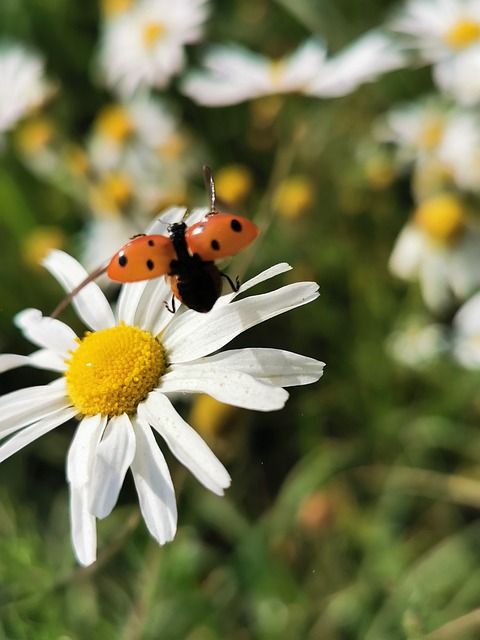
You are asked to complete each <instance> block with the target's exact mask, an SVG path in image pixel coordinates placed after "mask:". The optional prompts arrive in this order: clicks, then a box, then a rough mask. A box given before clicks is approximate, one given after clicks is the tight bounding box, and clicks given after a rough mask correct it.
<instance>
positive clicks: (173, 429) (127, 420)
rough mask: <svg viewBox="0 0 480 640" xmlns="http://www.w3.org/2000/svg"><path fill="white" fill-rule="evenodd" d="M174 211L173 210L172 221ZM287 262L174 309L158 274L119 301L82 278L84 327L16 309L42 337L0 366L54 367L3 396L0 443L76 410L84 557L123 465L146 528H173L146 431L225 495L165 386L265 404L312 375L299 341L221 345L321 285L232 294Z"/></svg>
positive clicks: (69, 275)
mask: <svg viewBox="0 0 480 640" xmlns="http://www.w3.org/2000/svg"><path fill="white" fill-rule="evenodd" d="M179 211H180V210H178V209H177V210H172V211H170V212H169V214H168V215H169V216H170V221H171V218H172V216H177V214H178V212H179ZM202 215H203V211H202ZM159 230H160V231H161V228H160V226H159V229H157V232H158V231H159ZM45 265H46V267H47V268H48V269H49V271H50V272H51V273H52V274H53V275H54V276H55V277H56V278H57V280H58V281H59V282H60V283H61V284H62V286H63V287H64V288H65V289H66V290H67V291H71V290H72V289H73V288H74V287H75V286H76V285H78V284H79V283H80V282H81V281H82V280H83V279H84V278H85V276H86V271H85V270H84V269H83V268H82V267H81V266H80V265H79V264H78V262H76V260H74V259H73V258H71V257H70V256H68V255H67V254H65V253H62V252H60V251H55V252H52V253H51V254H50V255H49V256H48V257H47V259H46V261H45ZM289 268H290V267H289V266H288V265H286V264H280V265H277V266H275V267H272V268H270V269H267V270H266V271H264V272H262V273H261V274H259V275H258V276H256V277H254V278H252V279H251V280H248V281H247V282H245V283H244V284H243V285H242V287H241V288H240V291H239V292H238V293H237V292H232V293H230V294H228V295H225V296H222V297H221V298H220V299H219V300H218V301H217V303H216V305H215V306H214V308H213V309H212V311H211V312H209V313H208V314H199V313H196V312H194V311H191V310H187V311H185V310H183V309H182V310H181V311H180V312H177V314H176V315H172V314H171V313H170V312H169V311H167V309H166V308H165V306H164V302H165V301H166V300H168V299H169V298H170V295H171V292H170V288H169V286H168V284H167V283H166V282H165V280H164V279H163V278H159V279H155V280H151V281H148V282H140V283H135V284H129V285H125V286H124V287H123V288H122V291H121V294H120V298H119V301H118V305H117V307H116V311H115V312H113V311H112V309H111V307H110V305H109V303H108V302H107V299H106V298H105V296H104V294H103V293H102V291H101V290H100V289H99V287H98V286H97V285H96V284H95V283H90V284H88V285H87V286H86V287H85V288H84V289H82V290H81V291H80V293H78V294H77V296H76V297H75V298H74V301H73V305H74V307H75V309H76V311H77V313H78V315H79V317H80V319H81V320H82V321H83V322H84V324H85V325H86V326H87V327H88V328H89V331H87V332H86V333H85V334H84V336H83V337H81V338H80V337H77V336H76V335H75V333H74V332H73V330H72V329H71V328H70V327H69V326H67V325H66V324H64V323H63V322H61V321H60V320H57V319H52V318H51V317H44V316H42V314H41V312H40V311H38V310H36V309H27V310H25V311H23V312H22V313H20V314H19V315H18V316H17V320H16V321H17V324H18V326H19V327H20V328H21V329H22V331H23V333H24V334H25V336H26V337H27V338H28V339H29V340H31V341H32V342H33V343H34V344H36V345H37V346H38V347H40V348H39V350H37V351H35V352H34V353H33V354H32V355H30V356H20V355H14V354H4V355H1V356H0V370H2V371H5V370H8V369H11V368H14V367H19V366H23V365H31V366H35V367H39V368H44V369H49V370H53V371H57V372H58V373H59V374H60V376H61V377H60V378H59V379H57V380H55V381H54V382H52V383H50V384H47V385H44V386H37V387H31V388H27V389H22V390H19V391H14V392H13V393H9V394H7V395H4V396H3V397H1V398H0V408H1V415H0V436H1V437H7V436H10V435H11V434H14V435H12V437H11V438H10V439H9V440H7V441H6V442H4V443H3V444H2V445H1V446H0V461H3V460H5V459H6V458H8V457H10V456H11V455H13V454H14V453H16V452H17V451H19V450H20V449H22V448H23V447H25V446H26V445H28V444H29V443H30V442H33V441H34V440H36V439H37V438H39V437H41V436H42V435H44V434H46V433H48V432H49V431H51V430H52V429H55V428H56V427H58V426H60V425H62V424H64V423H65V422H67V421H68V420H70V419H72V418H74V417H77V418H78V419H79V420H80V422H79V425H78V427H77V430H76V433H75V436H74V438H73V441H72V444H71V446H70V449H69V452H68V456H67V479H68V482H69V487H70V500H71V531H72V541H73V547H74V550H75V554H76V556H77V559H78V561H79V562H80V563H81V564H82V565H89V564H91V563H92V562H94V561H95V559H96V546H97V543H96V518H105V517H106V516H108V515H109V513H110V512H111V511H112V509H113V508H114V506H115V504H116V502H117V499H118V495H119V492H120V489H121V486H122V484H123V481H124V478H125V475H126V473H127V471H128V469H129V468H130V469H131V471H132V475H133V480H134V482H135V486H136V489H137V493H138V498H139V503H140V509H141V512H142V515H143V518H144V520H145V524H146V526H147V528H148V530H149V531H150V533H151V535H152V536H153V537H154V538H155V539H156V540H157V541H158V543H159V544H164V543H165V542H167V541H169V540H171V539H172V538H173V537H174V535H175V531H176V523H177V511H176V503H175V495H174V488H173V485H172V480H171V478H170V474H169V471H168V468H167V466H166V463H165V460H164V457H163V455H162V453H161V451H160V448H159V447H158V445H157V442H156V440H155V437H154V435H153V434H154V432H157V433H158V434H160V436H161V437H162V438H163V440H165V442H166V444H167V446H168V447H169V449H170V450H171V451H172V453H173V454H174V455H175V456H176V457H177V458H178V460H179V461H180V462H182V463H183V464H184V465H185V466H186V467H187V468H188V469H189V470H190V471H191V472H192V474H193V475H194V476H195V477H196V478H197V479H198V480H199V481H200V482H201V483H202V484H204V486H205V487H206V488H208V489H210V490H211V491H213V492H214V493H216V494H218V495H222V494H223V492H224V489H226V488H227V487H228V486H229V485H230V476H229V474H228V472H227V471H226V469H225V468H224V466H223V465H222V464H221V462H220V461H219V460H218V459H217V458H216V456H215V455H214V454H213V452H212V451H211V450H210V449H209V447H208V446H207V445H206V444H205V442H204V441H203V440H202V439H201V437H200V436H199V435H198V434H197V432H196V431H195V430H194V429H192V428H191V427H190V426H189V425H188V424H187V423H186V422H185V421H184V420H183V419H182V418H181V417H180V415H179V414H178V413H177V411H176V410H175V408H174V406H173V405H172V402H171V400H170V399H169V397H170V396H171V395H172V394H173V395H178V394H181V393H183V394H195V393H206V394H208V395H210V396H212V397H213V398H215V399H217V400H219V401H221V402H224V403H227V404H231V405H234V406H238V407H244V408H247V409H254V410H258V411H272V410H277V409H280V408H281V407H283V405H284V404H285V402H286V400H287V398H288V393H287V391H286V390H285V389H284V388H283V387H288V386H291V385H302V384H309V383H311V382H315V381H316V380H318V379H319V378H320V376H321V375H322V372H323V366H324V364H323V363H322V362H319V361H317V360H314V359H312V358H307V357H305V356H300V355H297V354H295V353H291V352H287V351H283V350H277V349H261V348H251V349H249V348H245V349H234V350H230V351H223V352H221V351H219V350H220V349H222V348H223V347H224V346H225V345H226V344H228V343H229V342H230V341H231V340H233V338H235V337H236V336H237V335H239V334H240V333H242V332H243V331H246V330H247V329H248V328H249V327H252V326H254V325H256V324H259V323H261V322H263V321H265V320H268V319H269V318H273V317H275V316H277V315H279V314H281V313H284V312H286V311H289V310H291V309H294V308H296V307H299V306H301V305H304V304H307V303H309V302H312V301H313V300H315V299H316V298H317V297H318V286H317V285H316V284H315V283H314V282H300V283H295V284H289V285H286V286H283V287H280V288H278V289H275V290H273V291H270V292H269V293H265V294H260V295H256V296H250V297H246V298H243V299H241V300H236V297H237V295H238V294H239V293H244V292H246V291H248V290H249V289H251V288H252V287H254V286H255V285H257V284H259V283H261V282H264V281H266V280H269V279H270V278H272V277H274V276H276V275H279V274H281V273H284V272H285V271H287V270H288V269H289ZM212 354H213V355H212ZM152 429H153V431H152Z"/></svg>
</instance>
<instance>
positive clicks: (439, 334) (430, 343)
mask: <svg viewBox="0 0 480 640" xmlns="http://www.w3.org/2000/svg"><path fill="white" fill-rule="evenodd" d="M447 346H448V342H447V337H446V332H445V328H444V327H442V325H440V324H432V323H427V322H426V321H425V319H424V318H421V317H410V318H408V319H407V320H406V321H405V322H404V323H402V325H401V326H399V327H397V328H396V329H395V330H394V331H393V332H392V333H391V334H390V335H389V336H388V338H387V341H386V349H387V353H388V354H389V355H390V356H391V357H392V358H394V359H395V360H396V361H397V362H400V363H401V364H403V365H406V366H408V367H412V368H413V369H424V368H426V367H428V366H430V365H432V364H433V363H434V362H435V361H436V359H437V358H438V357H439V356H440V355H441V354H442V353H443V352H444V351H445V350H446V349H447Z"/></svg>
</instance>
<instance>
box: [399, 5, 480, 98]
mask: <svg viewBox="0 0 480 640" xmlns="http://www.w3.org/2000/svg"><path fill="white" fill-rule="evenodd" d="M392 27H393V29H396V30H397V31H400V32H403V33H406V34H408V35H409V36H411V39H412V46H413V47H414V48H416V49H417V50H418V51H419V53H420V56H421V58H422V59H423V61H424V62H427V63H432V64H433V65H434V66H433V77H434V80H435V82H436V84H437V85H438V87H439V88H440V89H441V90H442V91H444V92H446V93H448V94H449V95H450V96H452V97H453V98H454V99H455V100H456V101H457V102H459V103H460V104H462V105H472V104H475V103H476V102H478V101H479V100H480V79H479V72H480V3H479V2H478V0H411V1H410V2H408V3H407V4H406V6H405V8H404V11H403V13H402V14H401V15H400V16H399V17H398V19H397V20H396V21H395V22H394V23H393V25H392Z"/></svg>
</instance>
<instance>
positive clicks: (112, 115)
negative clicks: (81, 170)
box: [87, 95, 198, 227]
mask: <svg viewBox="0 0 480 640" xmlns="http://www.w3.org/2000/svg"><path fill="white" fill-rule="evenodd" d="M187 145H188V143H187V134H186V132H185V131H184V130H183V127H182V126H181V124H180V122H179V119H178V118H177V117H176V115H175V114H174V112H173V111H171V110H170V109H169V108H167V106H166V105H165V104H164V103H163V102H162V101H160V100H156V99H154V98H153V97H151V96H146V95H137V96H134V97H133V98H131V99H129V100H128V101H126V102H125V103H123V104H119V103H114V104H111V105H108V106H107V107H105V108H104V109H103V110H102V111H101V112H100V114H99V115H98V117H97V119H96V121H95V124H94V127H93V131H92V133H91V135H90V136H89V139H88V141H87V151H88V159H89V165H90V167H91V169H92V171H91V172H90V176H91V183H92V184H91V186H92V193H93V195H94V202H93V203H92V204H91V207H92V209H93V210H94V211H95V213H96V214H97V215H99V216H106V215H107V216H109V217H113V216H114V215H116V214H118V212H119V211H122V212H124V213H125V212H126V211H127V213H128V216H129V217H130V218H132V217H134V218H135V219H136V220H137V222H138V225H139V227H142V226H144V218H145V216H151V212H152V210H158V208H159V207H160V206H161V204H162V203H163V202H165V201H167V202H171V201H175V200H180V199H181V198H182V196H183V195H184V193H185V192H186V180H187V177H188V176H189V174H190V171H191V170H192V169H193V165H194V162H195V161H196V159H197V158H196V152H195V151H190V150H189V153H188V154H185V153H184V152H185V150H186V148H187ZM196 166H198V163H197V165H196ZM95 196H97V197H95Z"/></svg>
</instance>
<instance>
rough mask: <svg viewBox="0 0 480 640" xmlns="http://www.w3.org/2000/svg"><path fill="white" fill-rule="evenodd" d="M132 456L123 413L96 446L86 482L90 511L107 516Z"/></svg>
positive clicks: (131, 438) (129, 427)
mask: <svg viewBox="0 0 480 640" xmlns="http://www.w3.org/2000/svg"><path fill="white" fill-rule="evenodd" d="M134 455H135V433H134V431H133V427H132V423H131V422H130V419H129V417H128V416H127V415H126V414H125V413H124V414H122V415H121V416H118V417H114V418H111V419H110V421H109V423H108V424H107V427H106V429H105V432H104V436H103V438H102V440H101V441H100V443H99V444H98V446H97V450H96V452H95V457H94V460H93V466H92V475H91V478H90V482H89V506H88V508H89V511H90V513H91V514H93V515H94V516H96V517H97V518H105V517H106V516H108V515H109V514H110V513H111V511H112V509H113V507H114V506H115V504H116V502H117V500H118V494H119V493H120V489H121V488H122V484H123V480H124V478H125V474H126V473H127V469H128V467H129V466H130V464H131V463H132V460H133V457H134Z"/></svg>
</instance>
